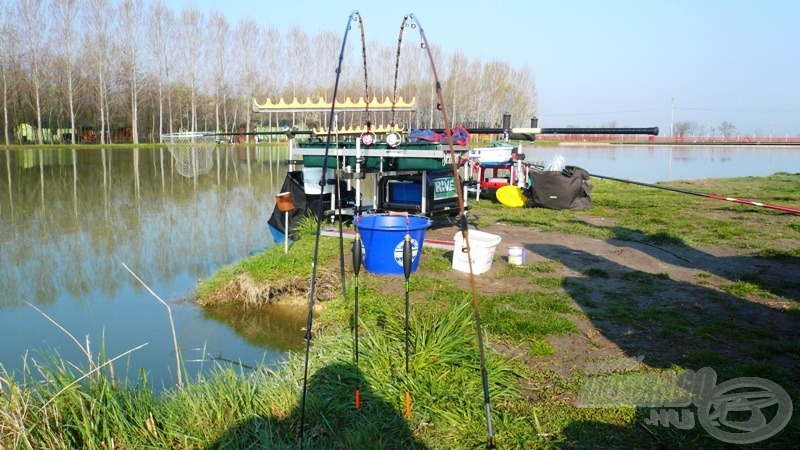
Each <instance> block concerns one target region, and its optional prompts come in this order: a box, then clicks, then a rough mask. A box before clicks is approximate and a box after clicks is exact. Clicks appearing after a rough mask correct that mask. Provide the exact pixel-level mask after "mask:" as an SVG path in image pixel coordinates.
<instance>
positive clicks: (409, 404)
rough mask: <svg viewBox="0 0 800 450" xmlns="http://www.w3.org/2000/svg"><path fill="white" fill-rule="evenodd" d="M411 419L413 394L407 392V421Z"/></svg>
mask: <svg viewBox="0 0 800 450" xmlns="http://www.w3.org/2000/svg"><path fill="white" fill-rule="evenodd" d="M408 418H411V393H410V392H408V391H406V419H408Z"/></svg>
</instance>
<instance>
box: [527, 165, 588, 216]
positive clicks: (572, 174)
mask: <svg viewBox="0 0 800 450" xmlns="http://www.w3.org/2000/svg"><path fill="white" fill-rule="evenodd" d="M588 180H589V172H587V171H585V170H584V169H581V168H580V167H576V166H566V167H565V168H564V170H562V171H561V172H533V173H532V174H531V175H530V181H531V185H530V187H528V188H526V189H525V190H524V191H523V194H525V197H527V199H528V200H527V202H526V203H525V206H527V207H529V208H533V207H542V208H549V209H571V210H573V211H577V210H581V209H589V208H591V207H592V199H591V197H589V194H591V192H592V185H590V184H589V183H588V182H587V181H588Z"/></svg>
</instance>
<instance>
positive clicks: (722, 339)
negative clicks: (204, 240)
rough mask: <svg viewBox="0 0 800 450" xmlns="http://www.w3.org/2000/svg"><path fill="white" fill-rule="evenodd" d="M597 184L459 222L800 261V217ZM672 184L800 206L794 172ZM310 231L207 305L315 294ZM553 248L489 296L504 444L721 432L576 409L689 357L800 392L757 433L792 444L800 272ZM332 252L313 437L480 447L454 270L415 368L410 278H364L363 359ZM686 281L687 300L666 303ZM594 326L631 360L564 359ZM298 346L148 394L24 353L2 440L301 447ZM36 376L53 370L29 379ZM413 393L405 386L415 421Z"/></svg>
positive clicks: (256, 303) (310, 421)
mask: <svg viewBox="0 0 800 450" xmlns="http://www.w3.org/2000/svg"><path fill="white" fill-rule="evenodd" d="M592 183H593V184H595V191H594V192H593V194H592V199H593V201H594V205H595V206H594V208H592V209H591V210H588V211H581V212H570V211H549V210H540V209H536V210H530V209H509V208H504V207H501V206H499V205H497V204H493V203H491V202H489V201H481V202H478V203H476V204H475V205H474V209H473V211H472V212H471V214H470V217H471V218H470V221H471V223H472V224H473V225H476V226H478V227H489V226H492V225H495V224H496V223H497V222H503V223H508V224H515V225H518V226H520V228H519V230H520V233H522V232H541V233H554V234H555V233H558V234H563V235H565V236H574V237H576V239H577V237H588V238H592V239H597V240H600V241H603V242H605V241H614V242H618V241H620V242H629V243H634V244H637V245H642V246H645V247H647V248H654V249H655V248H657V250H656V251H657V252H662V253H658V254H659V255H664V257H665V258H675V257H674V256H670V255H669V253H663V252H665V251H669V252H672V253H674V254H675V255H678V256H680V257H682V258H684V259H687V260H688V259H691V260H699V258H700V257H701V256H704V255H706V254H707V253H708V252H711V251H712V247H713V249H719V253H720V254H725V255H729V256H726V257H730V258H731V259H730V260H729V261H730V262H731V267H733V263H736V264H738V266H737V267H747V266H748V265H749V264H750V263H752V266H753V267H757V266H760V265H764V264H767V263H769V264H782V265H784V266H782V267H786V271H787V273H794V274H796V273H800V237H799V235H800V227H798V218H797V217H796V216H791V215H788V214H781V213H777V212H774V211H767V210H763V209H759V208H750V207H746V206H741V205H731V204H729V203H726V202H721V201H715V200H710V199H701V198H696V197H692V196H687V195H681V194H676V193H672V192H666V191H660V190H655V189H649V188H644V187H637V186H633V185H628V184H623V183H615V182H610V181H595V180H593V181H592ZM677 185H678V186H681V187H685V188H690V189H695V190H702V191H705V192H714V193H718V194H725V195H731V196H742V197H751V198H756V199H758V200H761V201H765V202H770V203H779V204H786V205H792V206H798V205H800V175H790V174H778V175H775V176H772V177H766V178H743V179H735V180H705V181H698V182H692V183H680V184H677ZM523 230H524V231H523ZM310 231H311V227H307V228H306V229H305V230H303V231H302V232H301V233H302V237H301V239H299V240H298V241H297V242H296V243H295V244H293V247H292V248H291V251H290V252H289V253H288V254H284V253H283V248H282V247H279V248H273V249H271V250H268V251H267V252H264V253H262V254H259V255H255V256H252V257H249V258H247V259H245V260H243V261H241V262H240V263H238V264H236V265H234V266H231V267H227V268H225V269H223V270H221V271H219V272H218V273H217V274H216V275H215V276H214V277H212V278H210V279H208V280H205V281H204V282H203V284H202V285H201V286H200V287H199V289H198V301H199V302H200V303H201V304H203V305H205V306H206V307H207V308H214V307H216V306H217V305H219V304H221V303H225V302H230V301H236V302H241V303H245V302H246V303H248V306H247V308H250V309H244V312H243V313H245V314H247V313H248V311H250V312H252V311H254V310H255V309H256V308H264V307H265V306H263V303H268V302H270V301H273V302H274V301H289V302H299V303H307V300H308V290H307V286H308V277H309V276H310V273H311V267H312V266H311V257H310V256H311V254H312V253H313V246H314V238H313V236H312V235H311V233H310ZM346 245H347V247H346V249H349V244H346ZM645 247H643V248H645ZM541 248H543V249H546V248H548V247H544V246H542V247H541ZM553 248H554V249H555V250H554V251H553V253H550V254H548V256H544V257H541V256H540V257H537V258H536V259H535V260H532V261H529V262H528V263H527V264H526V265H525V266H521V267H517V266H510V265H508V264H507V263H506V262H505V261H503V260H502V259H501V258H500V257H499V255H498V256H497V257H496V259H495V261H494V267H493V272H492V279H493V280H494V281H495V283H494V286H496V288H494V289H484V290H482V291H481V298H480V313H481V318H482V320H483V324H484V326H485V330H486V332H487V335H488V336H487V338H488V339H487V340H488V341H489V342H490V344H491V345H490V350H489V352H488V357H489V362H488V373H489V379H490V389H491V393H492V406H493V408H494V416H493V417H494V428H495V432H496V440H497V444H498V446H499V447H500V448H540V447H552V446H565V447H593V446H598V447H618V448H624V447H627V448H664V447H666V448H673V447H679V446H680V447H694V448H708V447H712V448H713V447H723V446H725V444H724V443H723V442H721V441H719V440H717V439H714V438H713V437H711V436H709V434H708V433H706V431H705V430H704V429H703V428H701V427H700V426H699V425H697V426H695V427H693V428H691V429H688V430H682V429H678V428H677V427H675V426H672V427H668V426H659V425H658V424H655V425H654V424H653V423H652V421H650V418H651V412H652V411H651V410H650V409H649V408H637V407H633V406H616V407H606V408H583V407H578V406H577V405H576V401H577V400H578V397H579V396H580V394H581V392H582V391H581V389H582V388H584V387H586V386H587V383H590V382H592V381H596V379H595V378H593V375H594V374H596V372H597V371H598V370H594V371H593V370H590V369H592V368H593V369H614V370H607V371H604V370H600V372H601V373H606V372H607V374H608V375H619V376H623V377H624V376H628V377H629V378H628V379H627V382H629V383H633V381H631V380H634V379H645V380H646V379H647V376H654V377H658V376H661V375H663V374H669V373H672V372H674V371H676V370H679V369H682V368H686V369H692V370H697V369H699V368H700V367H713V369H714V370H715V371H716V373H717V374H718V376H719V382H722V381H724V380H729V379H733V378H736V377H763V378H766V379H768V380H771V381H773V382H775V383H777V384H778V385H780V386H781V387H782V388H783V389H785V390H786V391H787V392H788V394H789V395H790V397H791V398H792V399H793V400H794V404H795V410H794V413H795V414H794V415H793V417H792V419H791V421H790V422H789V424H788V425H787V426H786V428H785V429H784V430H783V431H781V432H780V433H779V434H778V435H776V436H775V437H773V438H771V439H770V440H769V441H766V444H768V445H772V446H773V447H777V448H781V447H783V448H790V447H791V446H793V445H795V444H796V442H798V440H800V420H798V419H800V414H798V412H797V405H800V385H799V384H798V382H797V379H798V375H800V369H798V368H800V347H798V342H800V341H798V340H797V339H796V335H783V334H781V330H782V328H780V326H779V325H780V324H787V325H790V326H791V325H792V324H795V325H796V324H797V321H800V313H798V311H799V310H798V308H797V304H798V301H800V296H798V295H797V292H798V291H799V290H800V280H798V278H797V277H796V276H794V277H792V276H787V277H785V278H782V279H781V281H779V282H775V280H773V279H772V278H768V277H767V276H766V275H762V274H760V272H758V271H756V270H753V271H752V272H751V274H750V276H742V275H741V273H742V272H735V271H733V268H731V272H730V273H728V272H726V271H725V270H721V271H714V270H712V269H711V267H712V266H711V265H708V266H703V267H702V269H701V268H696V269H695V268H694V267H691V268H690V269H691V270H690V273H691V278H686V279H684V278H681V279H678V278H677V277H676V276H674V275H669V274H667V273H666V272H663V273H662V272H660V270H661V269H656V270H655V271H651V272H648V271H645V270H632V269H629V268H627V267H618V266H611V265H609V264H606V265H600V264H599V263H598V262H597V260H596V259H591V258H590V256H591V255H589V254H586V255H583V254H578V257H580V258H582V259H585V260H586V261H587V262H586V263H585V264H583V265H575V266H570V264H571V262H572V260H570V259H567V258H563V259H561V258H559V257H558V256H559V255H558V252H566V251H567V250H568V249H560V248H556V247H553ZM570 250H572V251H573V253H577V252H578V251H579V250H580V249H578V248H575V249H570ZM701 250H702V252H704V254H703V255H700V252H701ZM338 252H339V247H338V241H337V240H336V239H333V238H322V239H321V240H320V260H319V263H318V273H319V283H320V284H319V286H318V287H317V289H318V290H317V295H318V298H319V300H320V304H321V305H322V307H321V308H320V311H319V312H318V316H317V317H316V319H315V327H314V339H313V343H314V345H313V346H312V351H311V356H310V359H309V360H310V362H311V366H310V370H309V374H310V378H309V380H310V382H309V391H308V398H307V404H306V406H307V409H306V417H305V443H306V447H307V448H415V447H416V448H443V449H444V448H447V449H451V448H482V445H483V443H484V442H485V435H486V418H485V413H484V409H483V395H482V386H481V377H480V373H479V370H478V360H477V345H476V342H475V337H474V333H475V331H474V324H473V315H472V309H471V306H470V295H469V293H468V292H467V290H466V288H465V287H464V285H465V283H463V279H464V278H463V277H460V278H459V275H458V274H454V273H453V271H452V270H451V269H450V259H449V254H448V253H447V252H446V251H444V250H437V249H432V248H426V249H425V250H424V256H423V258H422V260H421V264H420V268H419V269H418V271H417V272H415V274H414V275H413V276H412V277H411V279H410V282H409V287H408V289H409V292H410V297H411V311H412V319H411V327H410V330H411V335H410V342H411V343H412V351H411V354H410V361H409V362H410V364H409V372H408V373H406V371H405V365H404V363H405V359H404V323H403V318H404V298H405V297H404V293H405V292H404V286H403V283H402V281H403V279H402V277H385V276H374V275H370V274H367V273H365V272H363V271H362V272H361V276H360V277H359V280H358V287H359V303H360V317H359V319H360V321H359V324H360V327H359V332H360V339H359V346H360V347H359V350H360V352H359V354H360V357H359V360H358V365H356V362H355V359H354V356H353V355H354V353H353V334H352V330H353V317H352V308H353V298H352V296H353V292H354V287H355V280H354V277H353V274H352V272H351V271H350V270H349V269H348V275H347V292H348V298H347V299H342V297H341V286H340V285H339V281H340V280H339V268H338V267H339V266H338V264H339V263H338ZM348 253H349V252H348ZM705 257H708V256H705ZM348 258H349V255H348ZM580 258H579V259H580ZM708 258H710V257H708ZM734 258H736V259H735V260H734ZM687 264H688V263H687ZM721 267H723V268H724V267H725V265H724V264H722V265H721ZM458 280H461V282H459V281H458ZM689 289H692V290H691V291H690V290H689ZM684 291H685V293H686V295H685V296H686V297H687V298H685V300H682V301H681V302H674V301H672V300H673V299H674V298H678V299H681V298H682V297H681V292H684ZM653 299H656V300H663V301H662V302H661V303H654V302H653V301H652V300H653ZM684 303H685V305H684ZM770 305H773V306H770ZM774 305H781V306H774ZM773 319H775V320H773ZM793 321H794V322H793ZM779 322H780V323H779ZM795 328H800V327H795ZM643 330H646V331H643ZM603 337H606V338H607V340H610V341H612V342H611V343H610V344H612V345H610V347H616V348H617V350H618V351H619V350H621V351H622V353H624V355H625V356H626V357H627V358H626V359H625V365H624V367H623V365H620V364H619V363H620V360H619V358H617V357H612V358H607V359H592V358H589V359H588V360H587V361H588V365H587V364H586V363H587V361H584V365H582V366H579V365H577V363H576V362H577V361H579V359H578V358H576V357H575V355H576V354H591V355H594V354H593V353H590V352H591V351H592V350H593V349H594V348H595V347H597V346H598V345H600V343H599V342H600V339H601V338H603ZM639 344H641V345H649V346H646V347H644V348H645V349H646V351H645V354H646V356H647V358H646V359H645V360H644V362H641V361H638V362H637V361H635V360H634V361H632V358H633V357H635V356H636V355H637V354H638V353H636V352H637V351H638V349H640V348H641V347H637V346H636V345H639ZM664 347H666V348H664ZM669 347H673V348H678V349H680V350H681V351H680V352H671V351H670V350H671V349H670V348H669ZM303 356H304V355H302V354H301V355H294V356H292V357H290V358H289V360H288V361H287V362H286V363H285V365H284V366H283V367H281V368H280V369H279V370H275V371H271V370H267V369H263V368H262V369H257V370H254V371H250V370H246V369H241V370H238V371H237V370H232V369H230V368H222V367H220V368H219V370H218V371H217V372H216V373H214V374H213V375H210V376H204V377H203V378H198V379H195V380H192V381H191V382H190V383H188V384H187V385H186V386H185V387H184V388H180V389H179V388H174V389H171V390H168V391H167V392H165V393H163V394H161V395H158V396H157V395H156V394H154V391H153V390H152V389H150V388H149V387H148V386H147V383H146V378H144V376H143V377H142V378H141V379H140V381H139V383H137V384H131V383H123V382H120V381H115V378H114V375H113V373H114V372H113V370H112V368H113V367H114V366H115V365H119V364H120V361H117V362H115V363H114V364H108V365H105V366H104V365H103V364H104V362H106V359H105V358H104V357H103V356H102V353H101V356H99V357H98V356H94V358H89V359H87V361H86V362H85V363H83V364H80V363H76V364H77V366H73V365H72V364H70V363H67V362H65V361H62V360H60V359H59V358H58V357H57V356H56V357H54V358H52V359H47V360H45V362H44V363H38V364H34V363H33V362H31V365H30V366H29V368H28V372H27V375H25V376H15V377H14V378H13V379H12V378H11V376H10V375H9V374H4V375H3V376H0V389H2V391H1V392H2V393H1V395H0V447H3V448H296V446H297V441H296V437H297V432H298V430H299V423H300V410H299V404H300V391H301V383H302V379H303V370H304V366H303V362H304V358H303ZM592 364H594V365H592ZM118 372H121V373H122V372H125V371H124V370H118ZM84 375H85V378H83V379H80V380H79V378H80V377H82V376H84ZM635 377H640V378H635ZM39 378H44V380H45V381H44V382H39V381H34V379H39ZM633 386H634V388H635V387H636V386H637V385H635V384H634V385H633ZM629 387H630V386H629ZM356 389H360V391H361V393H362V394H361V402H362V405H361V408H360V409H356V408H355V407H354V391H355V390H356ZM406 391H408V392H409V393H410V394H411V397H412V399H413V403H412V409H411V417H409V418H406V417H405V415H404V413H405V411H404V395H405V392H406ZM690 409H691V411H692V412H695V411H696V408H695V407H691V408H690Z"/></svg>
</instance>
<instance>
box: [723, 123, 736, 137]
mask: <svg viewBox="0 0 800 450" xmlns="http://www.w3.org/2000/svg"><path fill="white" fill-rule="evenodd" d="M719 131H720V133H722V136H723V137H728V136H731V135H732V134H733V133H735V132H736V126H735V125H733V124H732V123H730V122H728V121H727V120H725V121H723V122H722V123H721V124H719Z"/></svg>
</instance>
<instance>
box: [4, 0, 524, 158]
mask: <svg viewBox="0 0 800 450" xmlns="http://www.w3.org/2000/svg"><path fill="white" fill-rule="evenodd" d="M345 18H346V17H345ZM271 20H273V21H275V22H279V21H280V20H281V18H280V17H274V18H271ZM343 20H344V18H343ZM365 31H366V36H367V39H368V42H367V43H366V51H364V52H363V53H364V54H365V55H366V65H367V73H368V75H369V78H368V79H367V81H366V82H365V76H364V65H365V64H364V59H365V58H364V55H362V49H361V42H360V41H359V39H358V37H357V36H358V33H351V36H350V37H349V38H348V46H347V48H346V51H345V54H344V57H345V59H344V66H343V71H342V74H341V80H340V84H339V91H338V94H339V100H340V101H343V100H344V99H345V98H346V97H350V98H352V99H354V100H355V99H357V98H360V97H363V96H364V95H365V92H368V93H369V96H370V98H371V99H375V100H383V99H384V98H386V97H389V98H391V97H392V96H393V94H394V93H395V92H396V94H397V96H402V97H403V99H405V100H410V99H411V98H416V102H417V110H416V112H414V113H413V114H412V115H409V116H404V117H399V116H398V117H397V118H396V119H395V120H396V121H397V122H399V123H401V124H408V125H409V126H411V127H414V128H426V127H427V128H439V127H441V126H443V124H442V123H441V118H440V113H439V111H438V109H437V103H438V100H437V97H436V94H435V90H434V82H433V76H432V75H431V70H430V65H429V63H428V57H427V54H425V53H424V52H425V50H424V49H422V48H421V46H420V45H418V42H419V36H417V35H415V33H413V32H411V31H412V30H410V29H409V30H406V31H407V32H406V33H405V36H404V46H403V47H402V51H401V54H400V60H399V64H396V54H397V48H396V46H395V45H396V42H389V43H378V42H375V41H371V40H369V23H368V22H366V21H365ZM398 32H399V20H398ZM354 36H356V37H355V38H354ZM341 40H342V36H341V34H340V33H337V32H334V31H330V30H322V31H319V32H317V33H315V34H309V33H308V32H306V31H305V30H303V29H302V28H301V27H300V26H298V25H293V26H291V27H289V28H288V29H287V30H286V31H284V32H281V31H279V30H278V29H277V28H276V27H274V26H273V25H270V24H258V23H256V22H255V21H253V20H252V19H242V20H240V21H239V22H238V23H235V24H234V23H230V22H229V20H228V19H227V18H226V17H225V15H224V13H223V12H222V11H219V10H214V11H211V12H209V13H204V12H203V11H201V10H199V9H197V8H196V7H194V6H189V7H187V8H186V9H183V10H180V11H174V10H172V9H171V8H170V7H169V6H168V4H167V3H166V2H165V1H164V0H154V1H150V2H147V1H144V0H118V1H114V0H0V76H1V77H2V80H0V81H1V82H2V86H0V88H1V89H2V105H3V111H2V114H3V139H4V142H5V144H6V145H8V144H11V143H23V142H25V141H30V142H35V143H38V144H43V143H48V142H54V143H55V142H68V143H72V144H75V143H77V142H80V141H81V140H82V139H85V140H96V141H97V142H98V143H101V144H105V143H112V142H117V141H128V142H132V143H140V142H159V141H160V140H161V135H162V134H164V133H170V132H175V131H214V132H233V131H238V130H241V131H246V132H250V131H251V130H252V129H254V127H256V126H265V127H267V128H274V127H278V126H280V125H283V124H288V123H291V124H292V125H298V126H301V127H303V126H320V124H326V123H327V121H326V117H325V114H324V113H303V114H299V113H298V114H288V115H283V116H281V115H278V114H257V115H256V114H254V113H253V99H256V100H258V101H259V102H263V101H264V100H265V99H266V98H268V97H269V98H272V99H273V101H274V100H276V99H278V98H284V99H286V100H287V101H291V100H292V99H293V98H297V99H299V100H300V101H303V100H304V99H305V98H306V97H310V98H312V99H316V98H319V97H323V98H325V99H326V100H328V101H330V100H331V96H332V94H333V87H334V79H335V69H336V65H337V63H338V56H339V53H340V50H341ZM431 44H432V45H431V51H432V52H433V54H434V59H435V61H436V62H437V69H438V71H439V74H440V78H441V81H442V84H443V86H444V94H445V102H446V107H447V110H448V113H449V115H450V120H451V122H452V123H453V124H458V123H464V124H469V125H473V126H494V125H495V124H496V123H497V122H498V121H500V118H501V116H502V114H503V113H504V112H509V113H511V114H512V117H514V118H515V119H517V120H527V118H528V117H531V116H534V115H535V113H536V110H537V94H536V85H535V82H534V80H533V78H532V75H531V73H530V70H529V69H528V67H527V66H522V67H515V66H513V65H512V64H509V63H508V62H504V61H497V60H491V61H481V60H477V59H472V58H470V57H469V56H468V55H466V54H465V53H463V52H461V51H455V52H452V53H445V52H444V51H443V50H442V49H441V48H440V47H438V46H436V45H435V43H431ZM395 72H397V77H396V79H395ZM365 85H368V90H367V88H366V86H365ZM395 86H397V88H396V90H395ZM378 114H379V116H378V117H374V116H372V117H364V113H349V114H348V115H345V117H344V118H341V117H340V120H339V124H340V125H360V124H363V123H364V122H366V120H371V121H372V122H373V123H376V124H386V123H388V122H389V121H391V120H392V119H393V118H392V117H389V116H390V115H391V114H389V113H378ZM398 114H399V113H398Z"/></svg>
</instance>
